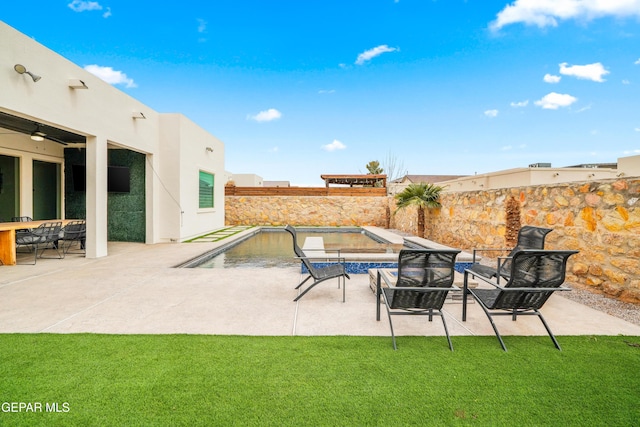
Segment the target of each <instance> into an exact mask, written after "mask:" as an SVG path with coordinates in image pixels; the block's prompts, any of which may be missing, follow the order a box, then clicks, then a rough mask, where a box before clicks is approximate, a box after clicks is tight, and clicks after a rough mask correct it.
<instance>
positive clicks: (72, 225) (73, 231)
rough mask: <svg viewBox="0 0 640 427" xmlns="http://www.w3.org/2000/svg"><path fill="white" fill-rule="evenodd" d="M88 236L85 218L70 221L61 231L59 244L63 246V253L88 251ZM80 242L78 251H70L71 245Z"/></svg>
mask: <svg viewBox="0 0 640 427" xmlns="http://www.w3.org/2000/svg"><path fill="white" fill-rule="evenodd" d="M86 238H87V223H86V221H85V220H73V221H69V222H68V223H67V225H65V226H64V227H63V228H62V231H61V232H60V239H59V244H60V246H62V253H63V254H65V255H66V254H68V253H82V254H84V253H86V250H85V241H86ZM75 243H78V245H79V248H78V252H70V249H71V246H73V245H74V244H75Z"/></svg>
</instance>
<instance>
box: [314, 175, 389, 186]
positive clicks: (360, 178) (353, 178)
mask: <svg viewBox="0 0 640 427" xmlns="http://www.w3.org/2000/svg"><path fill="white" fill-rule="evenodd" d="M320 178H322V179H323V180H324V182H325V185H326V186H327V187H329V184H339V185H348V186H349V187H354V186H359V187H376V186H377V187H383V188H386V186H387V175H374V174H367V175H320ZM380 184H381V185H380Z"/></svg>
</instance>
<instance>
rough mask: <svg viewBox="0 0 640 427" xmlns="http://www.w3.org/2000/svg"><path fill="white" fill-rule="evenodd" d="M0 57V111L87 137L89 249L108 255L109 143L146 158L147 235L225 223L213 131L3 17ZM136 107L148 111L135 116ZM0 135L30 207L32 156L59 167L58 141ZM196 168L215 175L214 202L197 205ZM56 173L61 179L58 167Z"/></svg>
mask: <svg viewBox="0 0 640 427" xmlns="http://www.w3.org/2000/svg"><path fill="white" fill-rule="evenodd" d="M0 58H2V64H3V65H2V66H0V88H1V89H0V111H2V112H5V113H8V114H11V115H14V116H17V117H21V118H24V119H29V120H32V121H34V122H38V123H43V124H46V125H49V126H53V127H57V128H59V129H64V130H67V131H70V132H73V133H76V134H78V135H82V136H85V137H86V141H87V143H86V149H87V151H86V152H87V158H86V162H87V199H86V202H87V203H86V205H87V218H86V220H87V257H89V258H95V257H101V256H105V255H107V197H108V196H107V149H108V148H109V147H118V148H126V149H128V150H132V151H136V152H138V153H143V154H145V155H146V158H147V160H148V161H147V165H146V166H147V168H146V169H147V170H146V197H147V200H146V215H147V218H146V241H147V243H157V242H163V241H169V240H181V239H185V238H189V237H192V236H194V235H197V234H202V233H205V232H207V231H210V230H212V229H215V228H218V227H222V226H223V225H224V183H225V182H226V174H225V172H224V146H223V144H222V142H221V141H219V140H218V139H217V138H216V137H215V136H213V135H211V134H210V133H208V132H206V131H205V130H203V129H202V128H201V127H199V126H197V125H196V124H195V123H193V122H191V121H190V120H188V119H187V118H186V117H184V116H182V115H180V114H164V113H159V112H156V111H154V110H153V109H151V108H150V107H148V106H146V105H144V104H143V103H141V102H140V101H138V100H136V99H134V98H132V97H131V96H129V95H128V94H126V93H124V92H122V91H121V90H119V89H118V88H116V87H114V86H112V85H110V84H108V83H106V82H104V81H102V80H101V79H99V78H98V77H96V76H94V75H92V74H91V73H89V72H87V71H86V70H84V69H83V68H81V67H79V66H77V65H75V64H74V63H72V62H70V61H69V60H67V59H66V58H64V57H62V56H60V55H58V54H57V53H56V52H54V51H52V50H50V49H48V48H47V47H45V46H43V45H41V44H40V43H38V42H37V41H35V40H33V39H32V38H30V37H28V36H27V35H25V34H22V33H20V32H19V31H17V30H15V29H14V28H12V27H10V26H8V25H6V24H5V23H3V22H0ZM15 64H23V65H24V66H26V68H27V69H28V70H29V71H31V72H33V73H35V74H38V75H40V76H42V79H41V80H39V81H38V82H33V80H32V79H31V78H30V77H29V76H26V75H21V74H18V73H16V71H15V70H14V68H13V67H14V65H15ZM70 79H80V80H82V81H84V82H85V83H86V85H87V86H88V89H72V88H70V87H69V80H70ZM134 111H135V112H142V113H143V114H144V116H145V117H146V119H134V118H133V117H132V113H133V112H134ZM0 139H1V142H2V143H1V144H0V154H4V155H8V156H13V157H18V158H19V159H20V173H21V176H20V182H21V186H20V190H21V197H20V214H21V215H29V214H30V213H31V212H30V211H31V206H32V202H31V201H32V196H31V191H32V185H31V184H32V183H31V178H30V177H31V174H30V171H31V169H30V165H31V163H32V160H33V159H41V160H45V161H49V162H55V163H60V164H61V166H62V168H61V170H62V169H63V168H64V154H63V151H62V148H63V147H62V146H59V145H58V144H55V143H52V142H45V143H35V142H34V141H32V140H31V139H30V138H29V135H26V134H12V135H11V136H6V135H4V134H3V135H0ZM207 147H211V148H213V151H208V150H206V148H207ZM199 170H204V171H207V172H210V173H213V174H215V176H216V181H215V184H216V185H215V208H214V209H209V210H201V209H198V191H199V186H198V171H199ZM60 178H61V181H64V180H63V179H62V173H61V177H60ZM62 203H64V202H62ZM63 212H64V206H63ZM29 216H30V215H29Z"/></svg>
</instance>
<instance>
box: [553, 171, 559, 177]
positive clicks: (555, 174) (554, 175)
mask: <svg viewBox="0 0 640 427" xmlns="http://www.w3.org/2000/svg"><path fill="white" fill-rule="evenodd" d="M552 176H553V177H556V176H560V174H559V173H558V172H556V173H554V174H553V175H552Z"/></svg>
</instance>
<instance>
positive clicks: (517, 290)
mask: <svg viewBox="0 0 640 427" xmlns="http://www.w3.org/2000/svg"><path fill="white" fill-rule="evenodd" d="M496 288H497V289H500V290H501V291H504V292H555V291H570V290H572V289H571V288H567V287H564V286H558V287H557V288H505V287H502V286H499V285H496Z"/></svg>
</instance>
